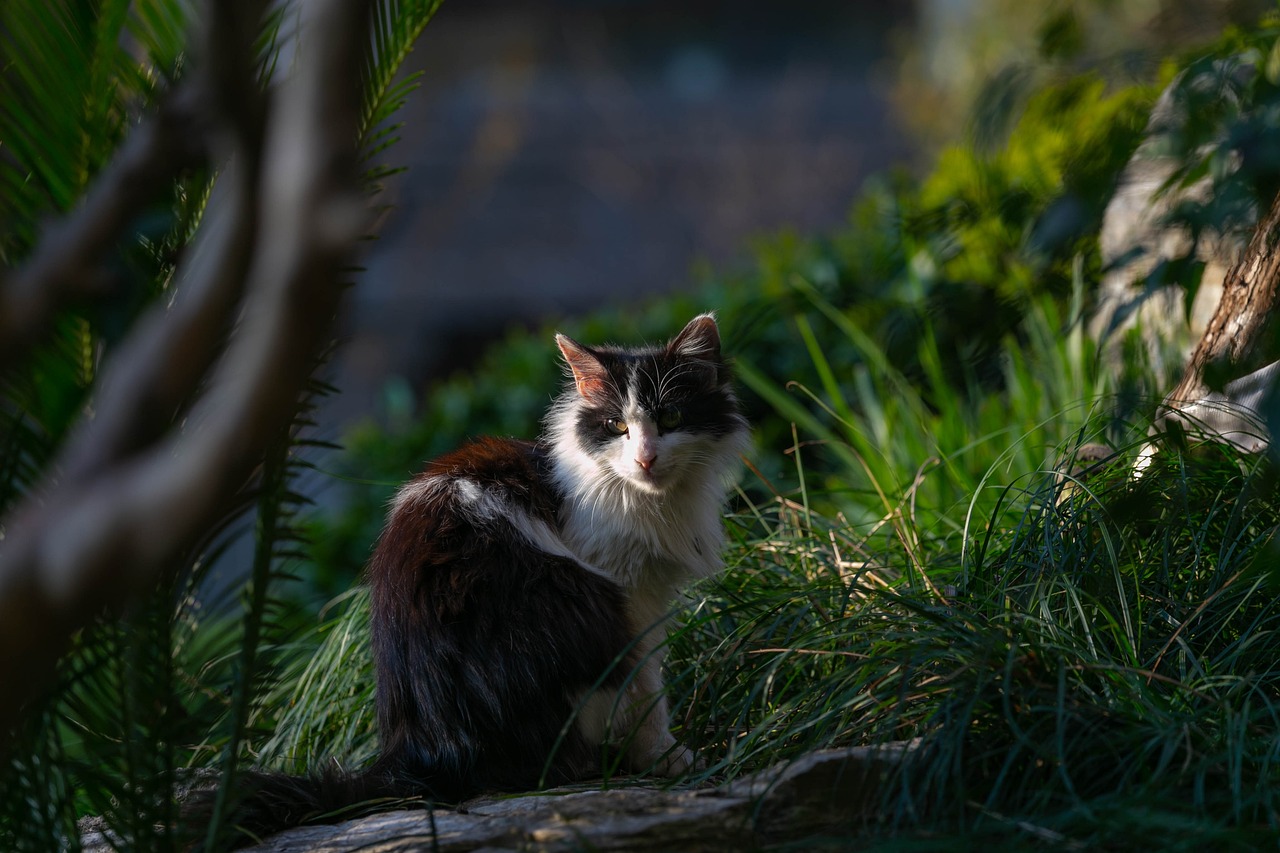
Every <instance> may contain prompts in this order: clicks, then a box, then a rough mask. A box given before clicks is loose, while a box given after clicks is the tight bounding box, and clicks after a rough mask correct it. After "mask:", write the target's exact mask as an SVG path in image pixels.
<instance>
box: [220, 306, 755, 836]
mask: <svg viewBox="0 0 1280 853" xmlns="http://www.w3.org/2000/svg"><path fill="white" fill-rule="evenodd" d="M556 343H557V345H558V346H559V348H560V352H561V353H562V354H563V356H564V360H565V364H566V365H567V367H568V371H569V374H570V375H571V379H572V382H571V383H569V384H568V385H567V386H566V388H565V391H564V393H563V394H562V395H561V396H560V397H559V398H558V399H557V400H556V401H555V403H554V404H553V406H552V407H551V410H550V412H549V414H548V416H547V418H546V424H545V427H546V429H545V433H544V437H543V438H542V439H541V440H539V441H536V442H528V441H518V440H514V439H498V438H483V439H480V440H478V441H475V442H473V443H471V444H469V445H467V446H465V447H463V448H462V449H460V450H457V451H454V452H453V453H450V454H447V455H445V456H442V457H440V458H438V459H436V460H434V461H433V462H431V463H429V464H428V465H427V467H426V469H425V470H424V471H423V473H422V474H420V475H419V476H418V477H416V478H415V479H413V480H412V481H410V482H409V483H408V484H406V485H405V486H404V487H403V488H402V489H401V490H400V492H399V494H398V495H397V496H396V498H395V501H394V503H393V505H392V508H391V511H390V514H389V517H388V520H387V524H386V527H385V529H384V530H383V533H382V536H381V538H380V540H379V543H378V545H377V547H376V549H375V552H374V555H373V558H372V560H371V562H370V564H369V568H368V582H369V585H370V589H371V593H372V597H371V614H372V625H371V628H372V639H373V644H372V645H373V651H374V660H375V664H376V670H377V717H378V730H379V737H380V757H379V759H378V760H377V762H376V763H375V764H374V765H373V767H372V768H371V769H370V770H368V771H366V772H365V773H362V774H359V775H358V776H355V777H346V778H335V777H333V776H329V777H312V778H310V779H293V778H289V779H287V778H286V777H278V776H268V775H262V776H259V777H257V787H258V793H257V795H256V797H253V798H251V799H252V800H253V802H252V805H251V807H250V808H248V809H247V810H246V813H245V814H244V819H245V822H246V824H247V825H248V828H251V829H255V830H257V831H259V832H261V831H267V830H269V829H273V828H278V827H280V826H282V825H289V824H292V823H297V822H300V821H302V820H305V819H308V818H311V817H314V816H315V815H317V814H319V813H322V812H325V811H328V810H331V809H334V808H337V807H340V806H342V805H345V804H347V803H350V802H353V801H356V800H359V799H364V798H367V797H372V796H379V795H388V794H393V795H399V796H404V795H423V796H427V797H429V798H432V799H437V800H444V801H456V800H460V799H464V798H466V797H468V796H471V795H473V794H476V793H479V792H481V791H486V790H522V789H532V788H536V787H537V786H539V785H540V784H556V783H560V782H564V781H568V780H571V779H581V778H586V777H590V776H592V775H595V774H598V773H599V772H600V769H601V765H600V761H601V753H602V745H603V744H605V743H606V742H612V743H615V744H616V745H617V746H618V748H620V749H622V750H623V755H624V757H625V761H626V764H627V766H629V767H630V768H631V769H633V770H635V771H637V772H656V773H659V774H665V775H673V774H677V773H680V772H682V771H684V770H686V769H688V768H689V767H690V766H691V763H692V760H693V757H692V755H691V754H690V752H689V751H688V750H687V749H686V748H685V747H683V746H681V745H679V744H677V743H676V741H675V739H674V738H673V737H672V735H671V733H670V730H669V725H670V720H669V716H668V711H667V704H666V699H665V697H664V696H663V693H662V675H661V666H662V654H661V644H662V640H663V631H662V630H661V628H662V623H663V621H664V619H665V617H666V614H667V611H668V609H669V608H670V606H671V604H672V602H673V600H674V598H675V597H676V595H677V591H678V589H679V588H680V586H681V585H683V584H685V583H687V582H689V581H691V580H694V579H697V578H702V577H706V576H708V575H711V574H713V573H714V572H716V571H717V570H718V569H719V568H720V567H721V551H722V549H723V544H724V533H723V528H722V520H721V510H722V504H723V501H724V498H725V492H726V486H727V483H728V481H729V480H730V478H731V476H732V474H733V473H734V471H735V470H736V467H737V463H738V460H739V457H740V455H741V453H742V452H743V451H744V450H745V449H746V448H747V446H748V444H749V431H748V426H747V422H746V420H745V419H744V418H743V416H742V414H741V412H740V411H739V406H738V402H737V400H736V398H735V397H734V393H733V390H732V387H731V385H732V383H731V374H730V369H729V367H728V365H727V363H726V361H725V359H724V357H723V356H722V354H721V351H720V336H719V331H718V329H717V327H716V323H715V320H714V318H713V317H712V316H711V315H710V314H704V315H701V316H699V317H695V318H694V319H693V320H692V321H691V322H690V323H689V324H688V325H687V326H685V328H684V329H683V330H682V331H681V332H680V333H679V334H678V335H676V336H675V337H674V338H673V339H672V340H671V341H670V342H669V343H667V344H666V345H664V346H659V347H647V348H636V349H628V348H620V347H612V346H609V347H604V346H601V347H587V346H583V345H582V344H579V343H577V342H576V341H573V340H571V339H569V338H567V337H565V336H563V335H557V336H556ZM264 821H265V822H267V823H269V824H271V825H270V826H268V825H264Z"/></svg>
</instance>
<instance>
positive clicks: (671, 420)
mask: <svg viewBox="0 0 1280 853" xmlns="http://www.w3.org/2000/svg"><path fill="white" fill-rule="evenodd" d="M683 420H684V417H683V416H682V415H681V414H680V410H679V409H677V408H676V407H674V406H664V407H663V408H661V409H659V410H658V417H657V421H658V428H659V429H675V428H676V427H678V426H680V423H681V421H683Z"/></svg>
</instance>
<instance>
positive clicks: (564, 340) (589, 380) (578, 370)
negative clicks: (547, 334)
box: [556, 334, 609, 400]
mask: <svg viewBox="0 0 1280 853" xmlns="http://www.w3.org/2000/svg"><path fill="white" fill-rule="evenodd" d="M556 346H558V347H560V354H561V355H563V356H564V362H565V364H567V365H569V369H570V370H572V371H573V381H574V383H575V384H576V385H577V386H578V393H579V394H580V395H582V397H584V398H585V399H588V400H590V399H592V398H594V397H599V396H600V395H602V394H603V393H604V390H605V386H606V385H607V384H608V379H609V373H608V371H607V370H605V367H604V365H603V364H601V363H600V359H599V358H598V357H597V356H596V354H595V353H593V352H592V351H591V350H589V349H587V348H586V347H584V346H583V345H582V344H580V343H578V342H577V341H575V340H574V339H573V338H571V337H569V336H568V335H561V334H557V335H556Z"/></svg>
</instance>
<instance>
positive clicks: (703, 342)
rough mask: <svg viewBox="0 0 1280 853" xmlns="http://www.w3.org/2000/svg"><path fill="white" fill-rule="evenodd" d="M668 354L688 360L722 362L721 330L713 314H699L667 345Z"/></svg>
mask: <svg viewBox="0 0 1280 853" xmlns="http://www.w3.org/2000/svg"><path fill="white" fill-rule="evenodd" d="M667 352H669V353H671V354H672V355H682V356H685V357H686V358H698V359H704V360H706V361H720V330H719V329H718V328H717V327H716V318H715V315H713V314H699V315H698V316H697V317H694V318H693V319H692V320H690V321H689V324H688V325H687V326H685V327H684V328H683V329H682V330H681V331H680V334H678V335H676V336H675V337H674V338H672V339H671V343H669V344H667Z"/></svg>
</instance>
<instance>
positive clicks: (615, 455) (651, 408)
mask: <svg viewBox="0 0 1280 853" xmlns="http://www.w3.org/2000/svg"><path fill="white" fill-rule="evenodd" d="M556 344H557V345H558V346H559V347H560V352H561V354H563V356H564V361H565V365H566V367H567V368H568V371H567V372H568V375H569V378H570V379H571V380H572V382H571V383H570V384H569V385H568V386H567V387H566V389H565V392H564V394H563V395H562V396H561V397H560V399H559V400H558V401H557V405H556V407H555V408H554V409H553V410H552V413H551V417H550V423H549V425H550V427H551V433H552V437H553V440H554V441H555V443H556V445H557V449H558V450H559V451H560V452H561V453H562V454H567V455H569V456H571V457H572V459H571V461H572V462H573V463H574V464H577V465H578V466H579V467H582V468H584V469H587V470H583V471H581V472H580V473H581V474H584V475H588V476H591V475H594V476H600V477H607V478H612V479H616V480H619V481H622V482H624V483H626V484H628V485H629V486H631V487H633V488H634V489H636V490H638V491H640V492H645V493H650V494H661V493H664V492H667V491H669V490H671V489H672V488H673V487H677V486H678V485H679V484H680V483H682V482H689V481H691V480H698V481H702V480H705V479H706V477H705V476H704V475H707V474H710V475H712V476H713V477H715V478H723V476H724V475H725V474H726V473H728V471H727V469H728V468H729V467H730V466H732V465H733V463H734V462H736V460H737V457H738V454H739V453H741V452H742V450H743V449H744V446H745V444H746V442H747V434H748V430H747V423H746V420H745V419H744V418H743V417H742V414H741V413H740V411H739V407H738V401H737V399H736V398H735V397H734V394H733V389H732V387H731V385H732V382H731V372H730V370H729V366H728V364H727V362H726V361H725V359H724V357H723V355H722V354H721V352H720V332H719V329H718V328H717V327H716V321H715V318H714V317H713V316H712V315H710V314H702V315H700V316H698V317H695V318H693V320H691V321H690V322H689V324H688V325H687V326H685V327H684V329H683V330H682V331H681V332H680V333H679V334H678V335H676V336H675V337H674V338H672V339H671V340H670V341H669V342H667V343H666V344H665V345H663V346H657V347H643V348H635V349H629V348H623V347H612V346H597V347H588V346H584V345H582V344H580V343H578V342H577V341H574V340H572V339H571V338H568V337H566V336H565V335H556ZM592 465H594V466H595V470H594V472H592V471H591V470H590V467H589V466H592Z"/></svg>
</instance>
